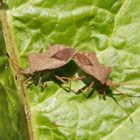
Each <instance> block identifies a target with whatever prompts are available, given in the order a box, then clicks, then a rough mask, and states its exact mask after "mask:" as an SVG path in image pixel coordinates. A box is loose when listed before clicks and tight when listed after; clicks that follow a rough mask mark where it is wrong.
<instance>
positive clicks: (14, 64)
mask: <svg viewBox="0 0 140 140" xmlns="http://www.w3.org/2000/svg"><path fill="white" fill-rule="evenodd" d="M7 57H8V58H9V60H10V62H11V64H12V65H13V67H15V66H16V67H17V68H19V69H20V70H23V69H22V68H21V67H19V66H18V64H16V63H15V62H14V61H13V60H12V59H11V57H10V56H9V54H8V53H7Z"/></svg>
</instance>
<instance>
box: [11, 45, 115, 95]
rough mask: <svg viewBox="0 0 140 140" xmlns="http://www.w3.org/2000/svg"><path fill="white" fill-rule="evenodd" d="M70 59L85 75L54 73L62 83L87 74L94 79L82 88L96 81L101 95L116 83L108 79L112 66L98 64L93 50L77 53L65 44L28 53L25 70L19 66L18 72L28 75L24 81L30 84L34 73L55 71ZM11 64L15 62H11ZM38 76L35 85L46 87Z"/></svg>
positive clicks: (90, 87)
mask: <svg viewBox="0 0 140 140" xmlns="http://www.w3.org/2000/svg"><path fill="white" fill-rule="evenodd" d="M9 58H10V57H9ZM72 59H73V60H74V61H75V63H76V64H77V65H78V66H79V67H80V68H81V69H82V70H83V71H84V72H85V75H84V76H81V77H78V78H69V77H64V76H58V75H56V74H55V73H54V75H55V78H56V79H57V80H59V81H61V82H62V83H66V82H67V81H71V80H84V79H85V78H87V75H89V76H91V77H93V79H94V80H91V82H90V83H89V84H88V85H87V87H85V88H84V90H85V91H88V90H89V89H92V88H93V87H94V86H96V82H95V81H97V83H98V84H99V90H98V91H99V93H101V95H106V92H105V91H106V88H107V87H111V88H114V86H115V85H116V84H114V83H113V82H112V81H111V80H110V79H109V76H110V74H111V72H112V68H111V67H106V66H104V65H103V64H100V63H99V61H98V59H97V57H96V53H95V52H82V53H78V52H77V51H76V50H75V49H74V48H70V47H67V46H65V45H52V46H50V47H49V48H48V51H47V53H33V54H29V56H28V61H29V66H28V67H27V68H26V69H25V70H23V69H21V68H20V73H21V74H22V75H24V76H25V77H28V78H27V79H26V80H25V83H28V84H29V83H30V84H32V80H33V78H34V76H35V77H36V75H39V74H40V73H41V72H43V71H45V73H46V72H52V71H55V70H57V69H59V68H63V66H65V65H66V64H68V63H69V62H70V61H71V60H72ZM10 60H11V59H10ZM11 62H12V63H13V61H12V60H11ZM13 65H16V64H15V63H13ZM16 66H17V65H16ZM71 69H73V68H71ZM38 77H39V79H38V80H37V84H36V85H39V86H43V87H46V85H45V84H42V79H41V78H42V77H41V76H38ZM30 84H29V85H30ZM70 90H71V89H70ZM78 92H79V93H80V92H83V89H80V90H79V91H77V93H78Z"/></svg>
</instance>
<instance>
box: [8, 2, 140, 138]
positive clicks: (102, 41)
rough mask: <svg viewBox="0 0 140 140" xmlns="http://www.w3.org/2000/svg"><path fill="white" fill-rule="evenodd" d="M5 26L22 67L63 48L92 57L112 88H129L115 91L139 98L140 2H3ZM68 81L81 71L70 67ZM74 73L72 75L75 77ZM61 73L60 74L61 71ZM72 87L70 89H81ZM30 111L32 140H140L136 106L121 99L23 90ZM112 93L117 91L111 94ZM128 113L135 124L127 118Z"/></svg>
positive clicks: (51, 88)
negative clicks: (107, 72) (35, 55)
mask: <svg viewBox="0 0 140 140" xmlns="http://www.w3.org/2000/svg"><path fill="white" fill-rule="evenodd" d="M6 4H7V6H8V7H10V9H9V10H7V16H6V17H7V19H8V20H7V21H8V23H9V24H10V29H11V32H12V38H13V40H14V42H13V43H14V49H15V52H16V53H15V55H16V56H17V58H18V61H19V63H20V66H21V67H23V68H26V67H27V66H28V63H27V62H28V61H27V57H28V55H29V54H30V53H32V52H39V51H40V50H41V49H42V48H43V51H44V52H46V51H47V48H48V46H49V45H50V44H65V45H68V46H71V47H73V48H76V49H77V50H78V51H95V52H96V53H97V57H98V59H99V60H100V62H101V63H103V64H105V65H106V66H111V67H112V68H113V72H112V75H111V78H112V79H113V81H114V82H131V83H134V85H127V86H126V85H124V86H120V87H119V90H121V91H124V92H126V93H129V94H132V95H139V92H140V88H139V85H138V84H137V83H138V82H140V73H139V69H140V63H139V62H140V47H139V41H140V33H139V32H140V31H139V29H140V22H139V21H140V14H139V10H140V7H139V5H140V1H139V0H125V1H124V0H115V1H114V0H110V1H107V0H104V1H103V0H86V1H82V0H71V1H70V0H68V1H65V0H60V1H56V0H51V1H49V0H34V1H23V2H22V1H21V2H20V1H19V3H18V4H17V3H16V2H15V3H14V2H10V1H6ZM68 69H69V70H68V71H67V70H64V73H67V72H68V75H70V74H72V75H76V74H77V72H78V71H79V69H78V68H77V67H75V66H74V65H73V64H70V65H69V66H68ZM73 71H74V72H73ZM62 73H63V71H62ZM83 86H84V83H82V82H72V88H74V89H75V90H78V89H79V88H81V87H83ZM25 91H26V95H27V96H28V100H29V103H30V107H31V121H32V129H33V132H34V133H33V134H34V139H35V140H51V139H54V140H93V139H95V140H100V139H101V140H105V139H106V140H108V139H109V140H115V139H116V140H118V139H124V140H125V139H126V140H132V139H134V140H136V139H140V134H139V129H140V125H139V115H140V100H139V98H136V97H135V98H134V97H132V98H131V100H132V101H133V103H134V106H133V107H132V106H131V103H130V101H129V100H128V99H127V98H126V97H125V96H113V97H114V98H115V99H116V100H117V101H118V103H119V104H117V103H116V102H115V100H114V98H111V97H107V99H106V100H99V96H98V94H97V92H96V91H94V92H93V94H92V96H91V97H90V98H86V97H85V96H84V95H83V94H80V95H76V94H75V93H73V92H66V91H65V90H64V89H63V88H61V87H60V86H59V85H58V84H57V83H55V82H53V81H49V82H48V87H47V88H45V89H44V90H41V88H40V87H39V86H34V85H33V86H32V87H31V89H30V88H26V86H25ZM113 92H114V93H115V91H113ZM121 106H122V107H123V108H124V109H125V110H126V111H127V113H129V114H130V115H131V117H132V119H133V124H132V123H131V121H130V118H129V117H128V115H127V114H126V111H125V110H124V109H122V107H121Z"/></svg>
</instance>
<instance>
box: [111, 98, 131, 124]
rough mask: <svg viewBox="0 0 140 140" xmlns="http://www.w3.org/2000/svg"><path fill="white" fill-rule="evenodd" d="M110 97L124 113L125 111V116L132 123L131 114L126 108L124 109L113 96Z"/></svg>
mask: <svg viewBox="0 0 140 140" xmlns="http://www.w3.org/2000/svg"><path fill="white" fill-rule="evenodd" d="M111 98H112V99H113V100H114V101H115V103H116V104H117V105H119V106H120V107H121V108H122V109H123V110H124V111H125V113H126V114H127V116H128V117H129V119H130V121H131V123H132V124H133V119H132V117H131V115H130V114H129V113H128V112H127V110H126V109H125V108H124V107H123V106H122V105H121V104H119V103H118V101H117V100H116V98H115V97H113V96H111Z"/></svg>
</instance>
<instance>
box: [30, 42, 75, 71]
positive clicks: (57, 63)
mask: <svg viewBox="0 0 140 140" xmlns="http://www.w3.org/2000/svg"><path fill="white" fill-rule="evenodd" d="M58 48H59V49H58ZM56 50H57V51H56ZM75 53H76V51H75V49H72V48H65V47H64V46H63V45H61V46H60V47H57V46H53V47H50V49H49V50H48V52H47V53H35V54H30V55H29V57H28V59H29V66H30V71H31V73H33V72H35V71H42V70H51V69H55V68H58V67H61V66H63V65H65V64H67V63H68V62H69V61H70V60H71V59H72V58H73V56H74V55H75Z"/></svg>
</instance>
